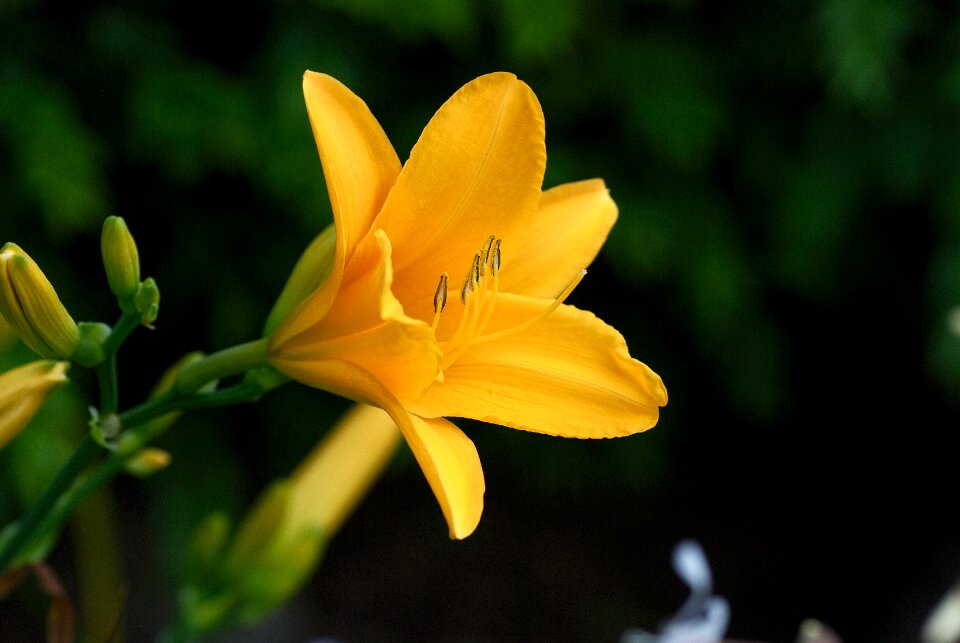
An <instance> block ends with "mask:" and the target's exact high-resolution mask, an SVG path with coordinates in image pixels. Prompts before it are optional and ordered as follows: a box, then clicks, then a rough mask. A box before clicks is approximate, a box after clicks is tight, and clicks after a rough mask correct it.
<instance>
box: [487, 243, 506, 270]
mask: <svg viewBox="0 0 960 643" xmlns="http://www.w3.org/2000/svg"><path fill="white" fill-rule="evenodd" d="M501 241H503V239H497V243H496V245H495V246H494V247H493V262H492V263H491V264H490V272H491V273H492V274H494V275H498V274H500V242H501ZM487 259H488V260H489V259H490V254H489V253H487Z"/></svg>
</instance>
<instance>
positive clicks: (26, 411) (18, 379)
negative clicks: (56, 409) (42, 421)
mask: <svg viewBox="0 0 960 643" xmlns="http://www.w3.org/2000/svg"><path fill="white" fill-rule="evenodd" d="M68 367H69V364H68V363H67V362H53V361H48V360H40V361H36V362H30V363H29V364H25V365H23V366H20V367H17V368H14V369H12V370H9V371H7V372H5V373H0V448H2V447H3V446H5V445H6V444H7V443H8V442H9V441H10V440H12V439H13V438H15V437H16V436H17V434H18V433H20V431H21V430H22V429H23V428H24V427H25V426H26V425H27V424H28V423H29V422H30V420H31V419H33V416H34V415H36V413H37V411H38V410H40V407H41V406H42V405H43V403H44V402H45V401H46V399H47V396H48V395H49V394H50V393H51V392H53V390H54V389H56V388H57V387H59V386H60V385H61V384H63V383H64V382H66V381H67V368H68Z"/></svg>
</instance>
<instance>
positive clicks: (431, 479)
mask: <svg viewBox="0 0 960 643" xmlns="http://www.w3.org/2000/svg"><path fill="white" fill-rule="evenodd" d="M302 374H303V375H305V376H307V375H308V376H310V377H316V378H319V380H320V381H322V382H323V383H324V384H323V386H324V388H326V389H327V390H330V391H332V392H334V393H338V394H340V395H343V396H344V397H349V398H352V399H354V400H357V401H360V402H365V403H367V404H371V405H374V406H379V407H380V408H382V409H384V410H385V411H386V412H387V413H389V414H390V417H391V418H392V419H393V421H394V422H396V424H397V426H398V427H399V428H400V431H401V433H403V436H404V438H406V440H407V444H409V445H410V449H411V451H413V455H414V456H415V457H416V459H417V462H418V463H419V464H420V468H421V469H422V470H423V474H424V476H426V478H427V482H428V483H429V484H430V488H431V489H432V490H433V493H434V495H435V496H436V498H437V501H438V502H439V503H440V509H441V510H442V511H443V516H444V518H446V520H447V525H448V527H449V528H450V537H451V538H466V537H467V536H469V535H470V534H471V533H473V530H474V529H476V527H477V524H478V523H479V521H480V514H481V512H482V511H483V492H484V481H483V470H482V469H481V468H480V457H479V456H478V455H477V450H476V447H474V446H473V442H471V441H470V439H469V438H468V437H467V436H466V435H464V434H463V432H462V431H460V429H458V428H457V427H456V426H454V425H453V424H451V423H450V422H447V421H446V420H444V419H442V418H439V419H433V420H425V419H422V418H418V417H416V416H415V415H411V414H410V413H408V412H407V411H406V409H404V408H403V406H402V405H401V404H400V402H399V401H398V400H397V398H396V397H394V396H393V395H392V394H391V392H390V391H388V390H387V389H386V388H385V387H384V386H383V385H382V384H381V383H380V382H379V381H378V380H377V378H376V377H374V376H373V375H372V374H371V373H369V372H367V371H365V370H364V369H362V368H360V367H359V366H357V365H356V364H351V363H349V362H343V361H337V360H327V361H323V362H317V363H315V364H313V365H312V366H311V368H310V370H309V371H304V372H303V373H302ZM293 377H296V378H297V379H300V377H297V375H293ZM301 381H305V382H307V383H309V381H307V380H301Z"/></svg>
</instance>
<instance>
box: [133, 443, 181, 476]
mask: <svg viewBox="0 0 960 643" xmlns="http://www.w3.org/2000/svg"><path fill="white" fill-rule="evenodd" d="M169 464H170V454H169V453H167V452H166V451H164V450H163V449H155V448H153V447H147V448H146V449H142V450H141V451H140V452H139V453H137V454H136V455H134V456H133V457H132V458H130V459H129V460H127V463H126V464H125V465H124V468H126V470H127V473H130V474H132V475H135V476H137V477H138V478H146V477H147V476H151V475H153V474H154V473H156V472H157V471H160V470H162V469H166V468H167V465H169Z"/></svg>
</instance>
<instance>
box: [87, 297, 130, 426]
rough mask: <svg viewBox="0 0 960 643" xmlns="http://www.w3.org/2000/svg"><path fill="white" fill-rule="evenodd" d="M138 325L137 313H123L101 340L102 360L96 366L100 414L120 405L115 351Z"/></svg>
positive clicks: (116, 408)
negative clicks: (108, 333) (102, 340)
mask: <svg viewBox="0 0 960 643" xmlns="http://www.w3.org/2000/svg"><path fill="white" fill-rule="evenodd" d="M139 325H140V314H139V313H124V314H123V315H122V316H121V317H120V319H119V321H117V324H116V325H115V326H114V327H113V330H112V331H110V335H108V336H107V339H106V340H105V341H104V342H103V352H104V355H105V357H104V360H103V363H102V364H100V366H98V367H97V379H98V380H99V382H100V414H101V415H109V414H111V413H116V412H117V410H118V409H119V407H120V391H119V384H118V382H117V351H118V350H119V349H120V346H121V344H123V342H124V341H125V340H126V339H127V337H129V336H130V333H132V332H133V331H134V329H136V327H137V326H139Z"/></svg>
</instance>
